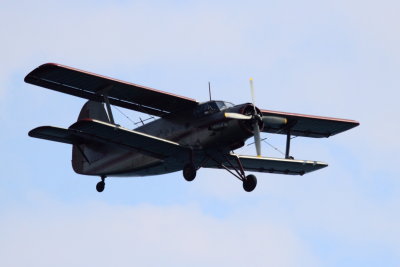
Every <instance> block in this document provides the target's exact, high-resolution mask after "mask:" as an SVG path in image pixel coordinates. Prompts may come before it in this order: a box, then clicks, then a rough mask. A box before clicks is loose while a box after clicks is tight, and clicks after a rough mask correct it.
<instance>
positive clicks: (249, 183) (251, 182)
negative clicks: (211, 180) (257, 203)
mask: <svg viewBox="0 0 400 267" xmlns="http://www.w3.org/2000/svg"><path fill="white" fill-rule="evenodd" d="M209 157H210V158H211V159H212V160H213V161H215V162H216V163H217V164H218V165H219V167H220V168H223V169H225V170H226V171H228V172H229V173H230V174H232V175H233V176H235V177H236V178H238V179H239V180H240V181H242V183H243V189H244V191H246V192H251V191H253V190H254V189H255V188H256V186H257V178H256V176H255V175H253V174H249V175H247V176H246V174H245V172H244V169H243V166H242V163H241V162H240V158H239V157H236V166H235V164H233V163H232V162H231V161H230V160H229V159H228V157H225V161H226V163H227V164H228V166H225V165H224V164H223V163H221V162H219V161H218V160H216V159H214V158H213V157H211V156H210V155H209ZM232 170H233V171H234V172H233V171H232Z"/></svg>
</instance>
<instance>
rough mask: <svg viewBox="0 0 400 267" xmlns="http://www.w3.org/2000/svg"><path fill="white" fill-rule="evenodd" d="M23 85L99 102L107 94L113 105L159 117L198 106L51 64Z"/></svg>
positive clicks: (141, 87)
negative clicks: (32, 85) (31, 85)
mask: <svg viewBox="0 0 400 267" xmlns="http://www.w3.org/2000/svg"><path fill="white" fill-rule="evenodd" d="M25 82H27V83H31V84H34V85H38V86H42V87H45V88H48V89H52V90H55V91H59V92H62V93H67V94H71V95H74V96H79V97H83V98H87V99H90V100H95V101H99V102H102V101H103V100H104V99H103V96H102V94H103V93H106V94H107V95H108V98H109V101H110V104H112V105H116V106H120V107H124V108H128V109H133V110H136V111H140V112H144V113H148V114H151V115H155V116H160V117H162V116H165V115H167V114H170V113H177V112H180V111H183V110H186V109H190V108H193V107H195V106H196V105H197V104H198V102H197V101H196V100H194V99H190V98H186V97H182V96H178V95H174V94H170V93H167V92H162V91H159V90H155V89H152V88H149V87H145V86H141V85H137V84H133V83H128V82H124V81H120V80H116V79H112V78H108V77H105V76H101V75H97V74H94V73H90V72H86V71H82V70H78V69H74V68H71V67H67V66H63V65H59V64H54V63H47V64H43V65H41V66H39V67H38V68H36V69H34V70H33V71H32V72H30V73H29V74H28V75H27V76H26V77H25Z"/></svg>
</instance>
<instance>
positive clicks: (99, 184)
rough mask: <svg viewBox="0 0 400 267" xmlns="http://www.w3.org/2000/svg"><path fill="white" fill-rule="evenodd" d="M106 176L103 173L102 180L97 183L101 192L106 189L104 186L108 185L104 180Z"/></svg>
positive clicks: (98, 190) (97, 187)
mask: <svg viewBox="0 0 400 267" xmlns="http://www.w3.org/2000/svg"><path fill="white" fill-rule="evenodd" d="M106 177H107V176H105V175H102V176H101V181H100V182H98V183H97V184H96V190H97V192H99V193H101V192H103V191H104V187H105V186H106V183H105V182H104V180H105V179H106Z"/></svg>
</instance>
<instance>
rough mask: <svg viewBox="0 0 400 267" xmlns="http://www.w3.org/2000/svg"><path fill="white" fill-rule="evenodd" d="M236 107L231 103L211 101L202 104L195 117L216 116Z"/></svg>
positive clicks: (196, 110)
mask: <svg viewBox="0 0 400 267" xmlns="http://www.w3.org/2000/svg"><path fill="white" fill-rule="evenodd" d="M233 106H234V105H233V104H232V103H229V102H224V101H210V102H206V103H203V104H200V105H198V106H197V107H196V109H195V110H194V116H195V117H203V116H207V115H211V114H214V113H216V112H219V111H221V110H224V109H227V108H230V107H233Z"/></svg>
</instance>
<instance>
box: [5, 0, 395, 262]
mask: <svg viewBox="0 0 400 267" xmlns="http://www.w3.org/2000/svg"><path fill="white" fill-rule="evenodd" d="M399 8H400V4H399V3H398V2H396V1H389V0H384V1H379V3H378V2H376V1H359V0H353V1H311V0H307V1H301V2H299V1H290V0H287V1H243V2H241V1H219V2H216V1H169V2H168V3H166V2H164V1H39V2H38V1H2V2H1V9H0V23H1V24H0V25H2V26H1V27H0V34H1V36H2V41H1V42H0V58H1V64H0V83H1V87H0V120H1V123H2V125H3V127H2V131H1V137H2V138H1V141H0V144H1V146H0V147H1V152H2V153H1V156H0V157H1V158H0V159H1V166H2V170H3V172H2V174H1V176H0V177H1V179H0V265H1V266H27V265H29V266H93V265H96V266H110V265H114V266H132V265H139V266H188V265H190V266H207V265H208V266H226V265H230V266H245V265H246V263H248V265H246V266H399V264H400V241H399V240H400V230H399V227H398V226H399V225H400V215H399V206H400V180H399V178H400V175H399V174H400V171H399V169H398V165H399V164H400V161H399V157H398V151H399V150H400V145H399V144H400V142H399V141H398V138H397V134H398V133H399V132H400V126H399V124H398V117H399V116H400V111H399V109H398V97H399V95H400V94H399V93H398V90H399V87H400V78H399V77H400V76H399V71H400V34H399V28H400V19H399V17H398V15H397V11H398V10H399ZM46 62H57V63H61V64H65V65H69V66H72V67H76V68H80V69H84V70H88V71H91V72H95V73H99V74H103V75H107V76H110V77H115V78H118V79H122V80H126V81H129V82H134V83H138V84H143V85H147V86H150V87H154V88H157V89H160V90H165V91H169V92H172V93H176V94H180V95H184V96H188V97H191V98H195V99H197V100H199V101H205V100H207V99H208V88H207V82H208V81H211V84H212V88H213V97H214V98H216V99H223V100H227V101H230V102H234V103H237V104H238V103H244V102H248V101H250V100H251V98H250V92H249V88H248V78H249V77H253V78H254V80H255V88H256V97H257V105H258V106H259V107H261V108H265V109H272V110H281V111H288V112H298V113H305V114H313V115H322V116H333V117H339V118H349V119H355V120H358V121H360V122H361V126H360V127H357V128H355V129H353V130H351V131H349V132H346V133H344V134H341V135H338V136H335V137H332V138H329V139H305V138H296V139H294V140H293V144H292V152H293V153H292V154H293V155H294V156H295V157H296V158H301V159H311V160H321V161H325V162H328V163H329V164H330V166H329V167H328V168H326V169H323V170H321V171H318V172H315V173H312V174H309V175H305V176H302V177H297V176H294V177H292V176H279V175H268V174H257V177H258V187H257V188H256V190H255V191H254V192H253V193H250V194H249V193H246V192H244V191H243V189H242V186H241V184H240V183H239V181H237V180H236V179H235V178H233V177H231V176H230V175H229V174H227V173H225V172H223V171H220V170H200V171H199V173H198V176H197V178H196V179H195V181H193V182H192V183H187V182H186V181H184V179H183V178H182V175H181V173H174V174H169V175H163V176H154V177H145V178H132V179H110V180H108V181H107V187H106V190H105V192H103V193H102V194H99V193H97V192H96V190H95V184H96V183H97V181H98V178H96V177H85V176H80V175H77V174H75V173H74V172H73V170H72V168H71V166H70V160H71V148H70V147H69V146H67V145H63V144H57V143H53V142H46V141H43V140H37V139H33V138H29V137H28V135H27V132H28V131H29V130H30V129H32V128H34V127H37V126H40V125H54V126H60V127H68V126H69V125H70V124H72V123H73V122H74V121H75V120H76V117H77V115H78V113H79V110H80V108H81V106H82V105H83V104H84V102H85V101H84V100H82V99H78V98H74V97H72V96H69V95H64V94H60V93H56V92H53V91H49V90H46V89H42V88H39V87H35V86H31V85H28V84H25V83H24V82H23V78H24V76H25V75H26V74H27V73H28V72H29V71H31V70H32V69H33V68H35V67H37V66H38V65H40V64H43V63H46ZM114 113H115V114H116V115H117V116H118V111H114ZM128 114H129V116H131V117H132V118H133V119H134V120H137V119H138V117H139V116H141V117H142V118H143V117H144V118H145V117H146V115H139V114H138V113H134V112H129V111H128ZM117 119H118V121H119V122H120V123H121V124H122V125H124V126H127V127H132V124H131V123H130V122H129V121H128V120H126V119H124V118H123V117H121V116H118V117H117ZM266 137H268V138H269V139H270V141H271V142H272V143H274V144H277V145H282V144H283V141H284V140H283V137H276V136H269V135H266ZM242 153H246V154H254V153H255V152H254V148H253V147H245V148H244V149H243V150H242ZM263 155H266V156H280V155H279V154H277V153H276V151H274V150H273V149H271V148H269V147H268V146H267V145H264V146H263Z"/></svg>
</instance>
